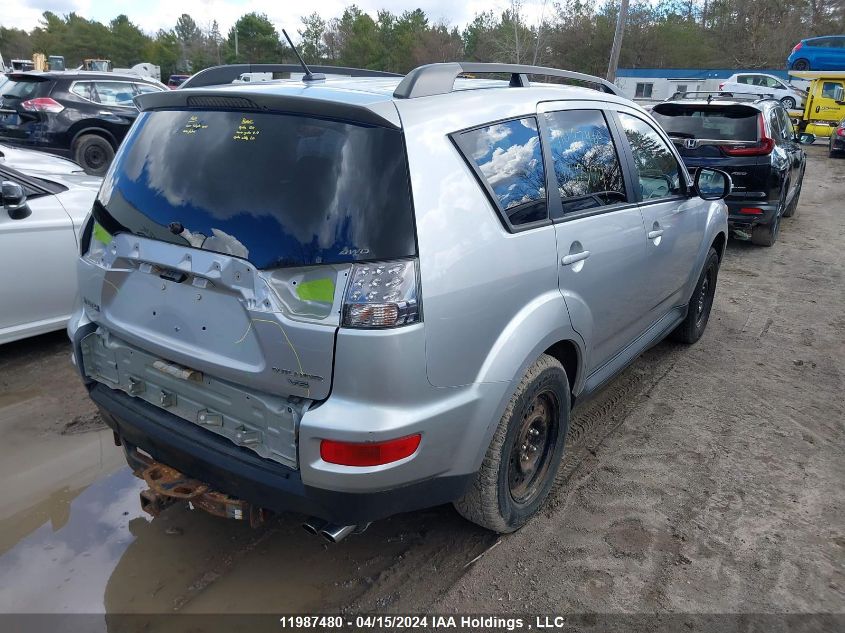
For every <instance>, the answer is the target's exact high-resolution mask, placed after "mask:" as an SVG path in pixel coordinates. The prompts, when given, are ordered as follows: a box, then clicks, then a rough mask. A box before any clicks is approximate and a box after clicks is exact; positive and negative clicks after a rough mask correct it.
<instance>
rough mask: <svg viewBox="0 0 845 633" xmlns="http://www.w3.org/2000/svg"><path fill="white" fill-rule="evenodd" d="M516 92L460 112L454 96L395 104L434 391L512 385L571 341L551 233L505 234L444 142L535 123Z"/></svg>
mask: <svg viewBox="0 0 845 633" xmlns="http://www.w3.org/2000/svg"><path fill="white" fill-rule="evenodd" d="M506 92H507V94H505V93H506ZM516 93H517V91H513V90H511V91H506V90H479V91H477V94H463V95H460V107H459V108H456V107H455V105H454V104H455V103H456V99H455V95H454V93H453V94H452V95H443V96H440V97H432V98H427V99H419V100H413V99H411V100H408V101H403V102H399V103H397V107H398V108H399V113H400V116H401V118H402V122H403V126H404V127H405V135H406V143H407V146H408V160H409V163H410V171H411V184H412V189H413V193H414V207H415V214H416V224H417V237H418V243H419V257H420V277H421V289H422V297H423V300H422V310H423V318H424V321H425V330H426V365H427V375H428V380H429V381H430V382H431V384H432V385H434V386H437V387H454V386H459V385H466V384H470V383H474V382H511V381H514V380H515V379H518V377H519V376H521V374H522V372H523V371H524V370H525V368H526V366H527V365H528V364H529V363H530V362H533V360H534V359H536V357H537V356H538V355H539V354H540V353H542V352H543V350H545V349H546V348H547V347H548V346H550V345H551V344H553V343H555V342H556V341H558V340H561V339H577V337H576V335H575V333H574V332H573V330H572V326H571V323H570V321H569V316H568V313H567V312H566V306H565V303H564V301H563V297H562V295H561V294H560V291H559V289H558V271H557V246H556V241H555V231H554V227H553V226H552V225H551V224H549V225H546V226H542V227H539V228H535V229H531V230H527V231H522V232H517V233H509V232H508V231H507V230H506V229H505V227H504V226H503V224H502V221H501V220H500V219H499V216H498V214H497V212H496V210H495V209H494V208H493V207H492V205H491V203H490V201H489V200H488V199H487V197H486V195H485V194H484V192H483V190H482V188H481V187H480V186H479V184H478V182H477V180H476V179H475V177H474V175H473V174H472V173H471V171H470V169H469V167H468V166H467V165H466V163H465V162H464V159H463V158H462V157H461V155H460V153H459V151H458V149H457V148H456V147H455V146H454V145H453V143H452V142H451V140H450V139H449V138H448V136H447V135H448V134H449V133H451V132H454V131H457V130H462V129H466V128H467V127H471V126H473V125H478V124H481V123H484V122H492V121H497V120H502V119H505V118H511V117H517V116H533V115H534V113H535V109H536V102H535V101H532V102H530V103H529V102H528V101H527V100H526V99H525V96H521V95H519V94H516ZM494 95H495V96H494ZM491 104H494V105H491ZM464 112H471V113H472V119H469V118H468V117H467V115H466V114H464ZM577 341H578V342H579V343H580V339H577Z"/></svg>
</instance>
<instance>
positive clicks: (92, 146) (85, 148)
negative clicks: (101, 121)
mask: <svg viewBox="0 0 845 633" xmlns="http://www.w3.org/2000/svg"><path fill="white" fill-rule="evenodd" d="M73 158H74V160H75V161H76V162H77V163H79V165H80V166H81V167H82V169H84V170H85V173H86V174H89V175H91V176H102V175H103V174H105V173H106V171H107V170H108V168H109V165H111V162H112V160H113V159H114V148H113V147H112V146H111V143H109V142H108V140H106V139H105V138H103V137H102V136H98V135H96V134H83V135H82V136H80V137H79V138H78V139H76V142H75V143H74V144H73Z"/></svg>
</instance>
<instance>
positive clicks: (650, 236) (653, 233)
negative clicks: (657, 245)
mask: <svg viewBox="0 0 845 633" xmlns="http://www.w3.org/2000/svg"><path fill="white" fill-rule="evenodd" d="M661 235H663V229H654V230H653V231H649V232H648V239H650V240H656V239H657V238H658V237H660V236H661Z"/></svg>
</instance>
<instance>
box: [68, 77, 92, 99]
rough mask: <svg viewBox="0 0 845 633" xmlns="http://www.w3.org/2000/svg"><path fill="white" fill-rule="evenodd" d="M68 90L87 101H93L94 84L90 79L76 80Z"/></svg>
mask: <svg viewBox="0 0 845 633" xmlns="http://www.w3.org/2000/svg"><path fill="white" fill-rule="evenodd" d="M70 91H71V92H72V93H73V94H75V95H76V96H77V97H82V98H83V99H86V100H88V101H94V99H95V96H94V85H93V84H92V83H91V82H90V81H77V82H75V83H74V84H73V86H71V89H70Z"/></svg>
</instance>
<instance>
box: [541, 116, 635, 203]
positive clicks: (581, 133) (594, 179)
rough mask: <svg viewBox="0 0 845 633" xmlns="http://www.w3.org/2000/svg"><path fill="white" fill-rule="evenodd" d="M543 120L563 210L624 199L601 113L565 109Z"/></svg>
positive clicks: (616, 161)
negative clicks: (547, 134)
mask: <svg viewBox="0 0 845 633" xmlns="http://www.w3.org/2000/svg"><path fill="white" fill-rule="evenodd" d="M546 120H547V122H548V125H549V135H550V137H551V141H550V144H551V151H552V159H553V161H554V168H555V177H556V179H557V185H558V191H559V192H560V197H561V202H562V203H563V212H564V213H571V212H573V211H580V210H581V209H590V208H595V207H600V206H602V205H606V204H614V203H617V202H624V201H625V200H626V199H627V198H626V196H625V186H624V184H623V182H622V168H621V167H620V165H619V157H618V156H617V155H616V148H615V147H614V145H613V140H612V139H611V137H610V130H609V129H608V127H607V122H606V121H605V119H604V115H603V114H602V113H601V112H600V111H598V110H567V111H563V112H552V113H549V114H547V115H546Z"/></svg>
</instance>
